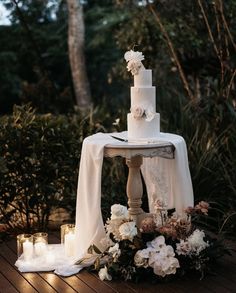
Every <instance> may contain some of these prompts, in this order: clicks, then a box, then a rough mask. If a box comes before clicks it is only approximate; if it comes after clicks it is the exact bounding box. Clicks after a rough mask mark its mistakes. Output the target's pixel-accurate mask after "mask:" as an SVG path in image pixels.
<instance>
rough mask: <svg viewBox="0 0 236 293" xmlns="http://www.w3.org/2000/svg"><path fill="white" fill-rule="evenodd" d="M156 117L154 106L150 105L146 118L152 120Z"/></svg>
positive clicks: (148, 120) (146, 111)
mask: <svg viewBox="0 0 236 293" xmlns="http://www.w3.org/2000/svg"><path fill="white" fill-rule="evenodd" d="M154 117H155V112H154V111H153V108H151V107H149V108H147V109H146V110H145V120H146V121H147V122H150V121H152V119H154Z"/></svg>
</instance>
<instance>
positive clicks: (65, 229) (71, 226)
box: [61, 224, 75, 244]
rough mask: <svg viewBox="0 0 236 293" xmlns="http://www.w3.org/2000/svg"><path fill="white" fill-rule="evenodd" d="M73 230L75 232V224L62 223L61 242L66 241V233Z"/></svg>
mask: <svg viewBox="0 0 236 293" xmlns="http://www.w3.org/2000/svg"><path fill="white" fill-rule="evenodd" d="M70 231H72V232H73V233H74V232H75V224H64V225H61V244H64V243H65V234H67V233H68V232H70Z"/></svg>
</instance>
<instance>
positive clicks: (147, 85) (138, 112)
mask: <svg viewBox="0 0 236 293" xmlns="http://www.w3.org/2000/svg"><path fill="white" fill-rule="evenodd" d="M130 98H131V103H130V104H131V108H130V111H131V112H130V113H128V114H127V128H128V139H130V140H137V139H148V138H152V139H153V138H156V137H157V136H158V135H159V133H160V114H159V113H156V87H155V86H152V70H150V69H145V68H144V67H143V66H142V67H141V68H140V69H139V70H138V73H137V72H136V74H134V86H133V87H131V89H130Z"/></svg>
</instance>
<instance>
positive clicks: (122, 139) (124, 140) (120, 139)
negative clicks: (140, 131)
mask: <svg viewBox="0 0 236 293" xmlns="http://www.w3.org/2000/svg"><path fill="white" fill-rule="evenodd" d="M111 137H112V138H114V139H117V140H119V141H123V142H128V139H124V138H121V137H117V136H114V135H111Z"/></svg>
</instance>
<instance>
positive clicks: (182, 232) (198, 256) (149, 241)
mask: <svg viewBox="0 0 236 293" xmlns="http://www.w3.org/2000/svg"><path fill="white" fill-rule="evenodd" d="M208 209H209V204H208V203H206V202H204V201H201V202H200V203H199V204H197V205H196V206H195V207H189V208H188V209H186V210H185V213H184V214H183V215H182V216H179V215H177V214H176V213H174V212H173V213H171V214H169V211H168V210H167V208H166V206H165V205H164V204H163V203H162V202H161V201H159V200H158V201H156V202H155V213H154V214H153V215H149V216H147V217H146V218H144V220H143V221H142V222H141V224H140V227H139V228H138V227H137V226H136V223H135V222H134V221H133V220H132V219H131V218H130V217H129V214H128V210H127V208H126V207H125V206H122V205H120V204H115V205H113V206H112V207H111V217H110V218H109V219H108V220H107V222H106V224H105V229H106V238H104V239H102V244H103V245H104V246H105V247H107V249H106V250H105V251H104V252H103V253H102V252H101V251H99V249H98V248H97V247H96V246H94V245H92V246H91V247H90V248H89V250H88V252H89V253H90V254H92V255H93V257H94V255H95V256H96V257H95V259H96V260H95V262H94V267H95V269H96V270H97V271H98V275H99V277H100V279H101V280H109V281H110V280H112V279H123V280H133V281H138V280H140V279H141V278H142V280H143V279H144V278H145V277H147V278H148V279H150V278H151V279H152V281H158V280H159V281H160V280H166V279H167V278H171V277H177V276H183V274H185V273H187V272H188V271H190V270H195V271H199V272H200V273H201V276H202V277H203V276H204V273H205V272H206V271H207V270H208V268H209V266H208V265H209V264H210V263H211V261H213V260H215V259H216V258H217V257H219V256H221V255H222V254H223V253H224V247H223V245H222V244H219V243H218V241H217V240H216V239H212V238H210V237H209V236H208V235H206V234H205V232H204V231H202V230H200V229H198V228H196V227H195V225H194V222H195V220H194V219H196V218H197V217H199V216H207V214H208Z"/></svg>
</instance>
